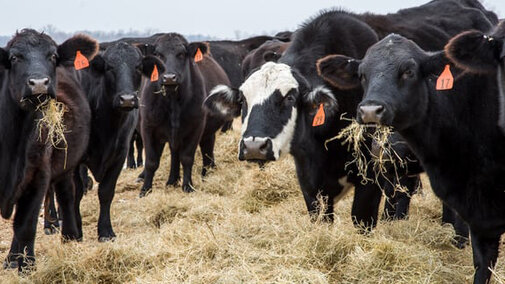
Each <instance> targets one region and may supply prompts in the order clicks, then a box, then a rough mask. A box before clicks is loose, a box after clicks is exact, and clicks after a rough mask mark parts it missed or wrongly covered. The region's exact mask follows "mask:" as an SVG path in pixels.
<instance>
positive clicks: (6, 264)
mask: <svg viewBox="0 0 505 284" xmlns="http://www.w3.org/2000/svg"><path fill="white" fill-rule="evenodd" d="M3 268H4V269H17V268H18V262H17V261H16V260H12V261H10V260H8V259H6V260H4V264H3Z"/></svg>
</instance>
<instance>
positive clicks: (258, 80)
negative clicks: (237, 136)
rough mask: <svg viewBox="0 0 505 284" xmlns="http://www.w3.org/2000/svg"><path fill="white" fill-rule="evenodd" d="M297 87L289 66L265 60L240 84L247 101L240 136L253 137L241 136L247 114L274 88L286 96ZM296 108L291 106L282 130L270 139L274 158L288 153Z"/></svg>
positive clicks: (270, 93)
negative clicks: (288, 116)
mask: <svg viewBox="0 0 505 284" xmlns="http://www.w3.org/2000/svg"><path fill="white" fill-rule="evenodd" d="M297 88H298V82H297V81H296V79H295V78H294V77H293V74H292V73H291V67H289V66H288V65H286V64H282V63H274V62H267V63H265V64H263V66H261V69H260V70H258V71H256V72H254V73H253V74H252V75H251V76H249V78H248V79H247V80H246V81H245V82H244V83H243V84H242V86H240V90H241V91H242V94H243V95H244V97H245V99H246V101H247V115H246V117H245V118H244V122H243V124H242V138H243V139H244V141H247V139H253V137H243V135H244V133H245V131H246V130H247V126H248V124H249V116H250V114H251V110H252V108H253V106H255V105H261V104H263V103H264V102H265V101H266V100H267V99H268V98H269V97H270V96H271V95H272V94H273V93H274V92H275V91H276V90H279V92H280V93H281V95H282V96H286V95H287V94H288V93H289V91H291V90H292V89H297ZM297 115H298V113H297V110H296V108H294V107H293V108H292V111H291V117H290V118H289V120H288V122H287V123H286V125H284V127H283V129H282V131H281V132H280V133H279V134H278V135H277V136H276V137H273V138H271V139H272V150H273V153H274V157H275V159H276V160H277V159H279V157H280V156H281V154H286V153H289V150H290V147H291V140H292V139H293V134H294V132H295V125H296V119H297ZM254 139H255V140H258V139H262V140H266V139H267V137H254Z"/></svg>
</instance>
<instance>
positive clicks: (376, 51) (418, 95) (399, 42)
mask: <svg viewBox="0 0 505 284" xmlns="http://www.w3.org/2000/svg"><path fill="white" fill-rule="evenodd" d="M447 62H448V60H447V59H446V58H445V56H444V54H443V52H439V53H426V52H425V51H423V50H422V49H421V48H419V46H417V45H416V44H415V43H414V42H412V41H410V40H408V39H406V38H404V37H401V36H399V35H394V34H393V35H389V36H387V37H386V38H384V39H383V40H381V41H379V42H378V43H377V44H375V45H373V46H372V47H370V49H369V50H368V52H367V53H366V55H365V57H364V58H363V60H358V59H353V58H349V57H346V56H342V55H332V56H327V57H325V58H323V59H321V60H319V62H318V70H319V73H320V74H321V76H323V78H325V80H327V81H329V82H331V83H332V84H333V85H335V86H339V87H340V88H347V89H352V88H356V87H358V86H359V85H360V84H361V86H362V87H363V89H364V96H363V100H362V102H361V103H360V104H359V106H358V109H357V113H358V114H357V116H358V117H357V119H358V122H360V123H365V124H382V125H389V126H394V127H395V128H396V129H398V130H401V129H404V128H406V127H408V126H410V125H412V124H414V123H416V122H418V121H419V120H420V119H422V118H423V117H424V114H425V113H426V110H427V106H428V95H429V92H428V89H427V88H428V85H427V84H426V79H427V78H428V77H429V76H434V75H438V74H440V73H441V72H442V70H443V69H444V65H445V64H447ZM437 73H438V74H437Z"/></svg>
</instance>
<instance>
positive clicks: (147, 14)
mask: <svg viewBox="0 0 505 284" xmlns="http://www.w3.org/2000/svg"><path fill="white" fill-rule="evenodd" d="M2 2H3V3H2V19H1V23H2V24H1V25H0V35H12V34H13V33H14V32H15V31H16V30H17V29H21V28H25V27H30V28H35V29H38V30H40V29H41V28H42V27H44V26H46V25H49V24H51V25H53V26H54V27H56V28H57V29H58V30H63V31H65V32H74V31H77V30H102V31H117V30H124V31H127V30H130V29H133V30H139V31H145V30H146V29H155V30H157V31H160V32H179V33H182V34H186V35H190V34H203V35H210V36H216V37H221V38H235V36H236V34H235V31H237V30H239V31H241V32H242V33H245V34H262V33H271V32H275V31H282V30H294V29H295V28H296V27H297V26H298V25H299V24H300V23H302V22H303V21H305V20H306V19H307V18H309V17H310V16H313V15H315V14H316V13H317V11H319V10H320V9H323V8H330V7H343V8H345V9H347V10H350V11H353V12H365V11H370V12H374V13H387V12H394V11H396V10H398V9H400V8H406V7H412V6H417V5H420V4H422V3H426V2H428V1H427V0H339V1H330V0H308V1H307V0H303V1H300V0H294V1H288V0H248V1H243V0H214V1H212V0H165V1H158V0H135V1H131V0H124V1H119V0H44V1H41V0H2ZM484 4H485V6H486V7H487V8H488V9H493V10H494V11H495V12H497V13H498V16H499V17H500V18H503V17H505V0H485V1H484Z"/></svg>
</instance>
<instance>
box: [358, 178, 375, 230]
mask: <svg viewBox="0 0 505 284" xmlns="http://www.w3.org/2000/svg"><path fill="white" fill-rule="evenodd" d="M381 197H382V191H381V190H380V188H379V186H377V185H376V184H375V183H372V182H368V183H367V184H361V183H357V184H356V185H355V189H354V200H353V203H352V210H351V217H352V221H353V223H354V225H355V226H356V227H359V228H364V229H365V231H369V230H371V229H373V228H374V227H375V226H376V225H377V218H378V215H379V203H380V201H381Z"/></svg>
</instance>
